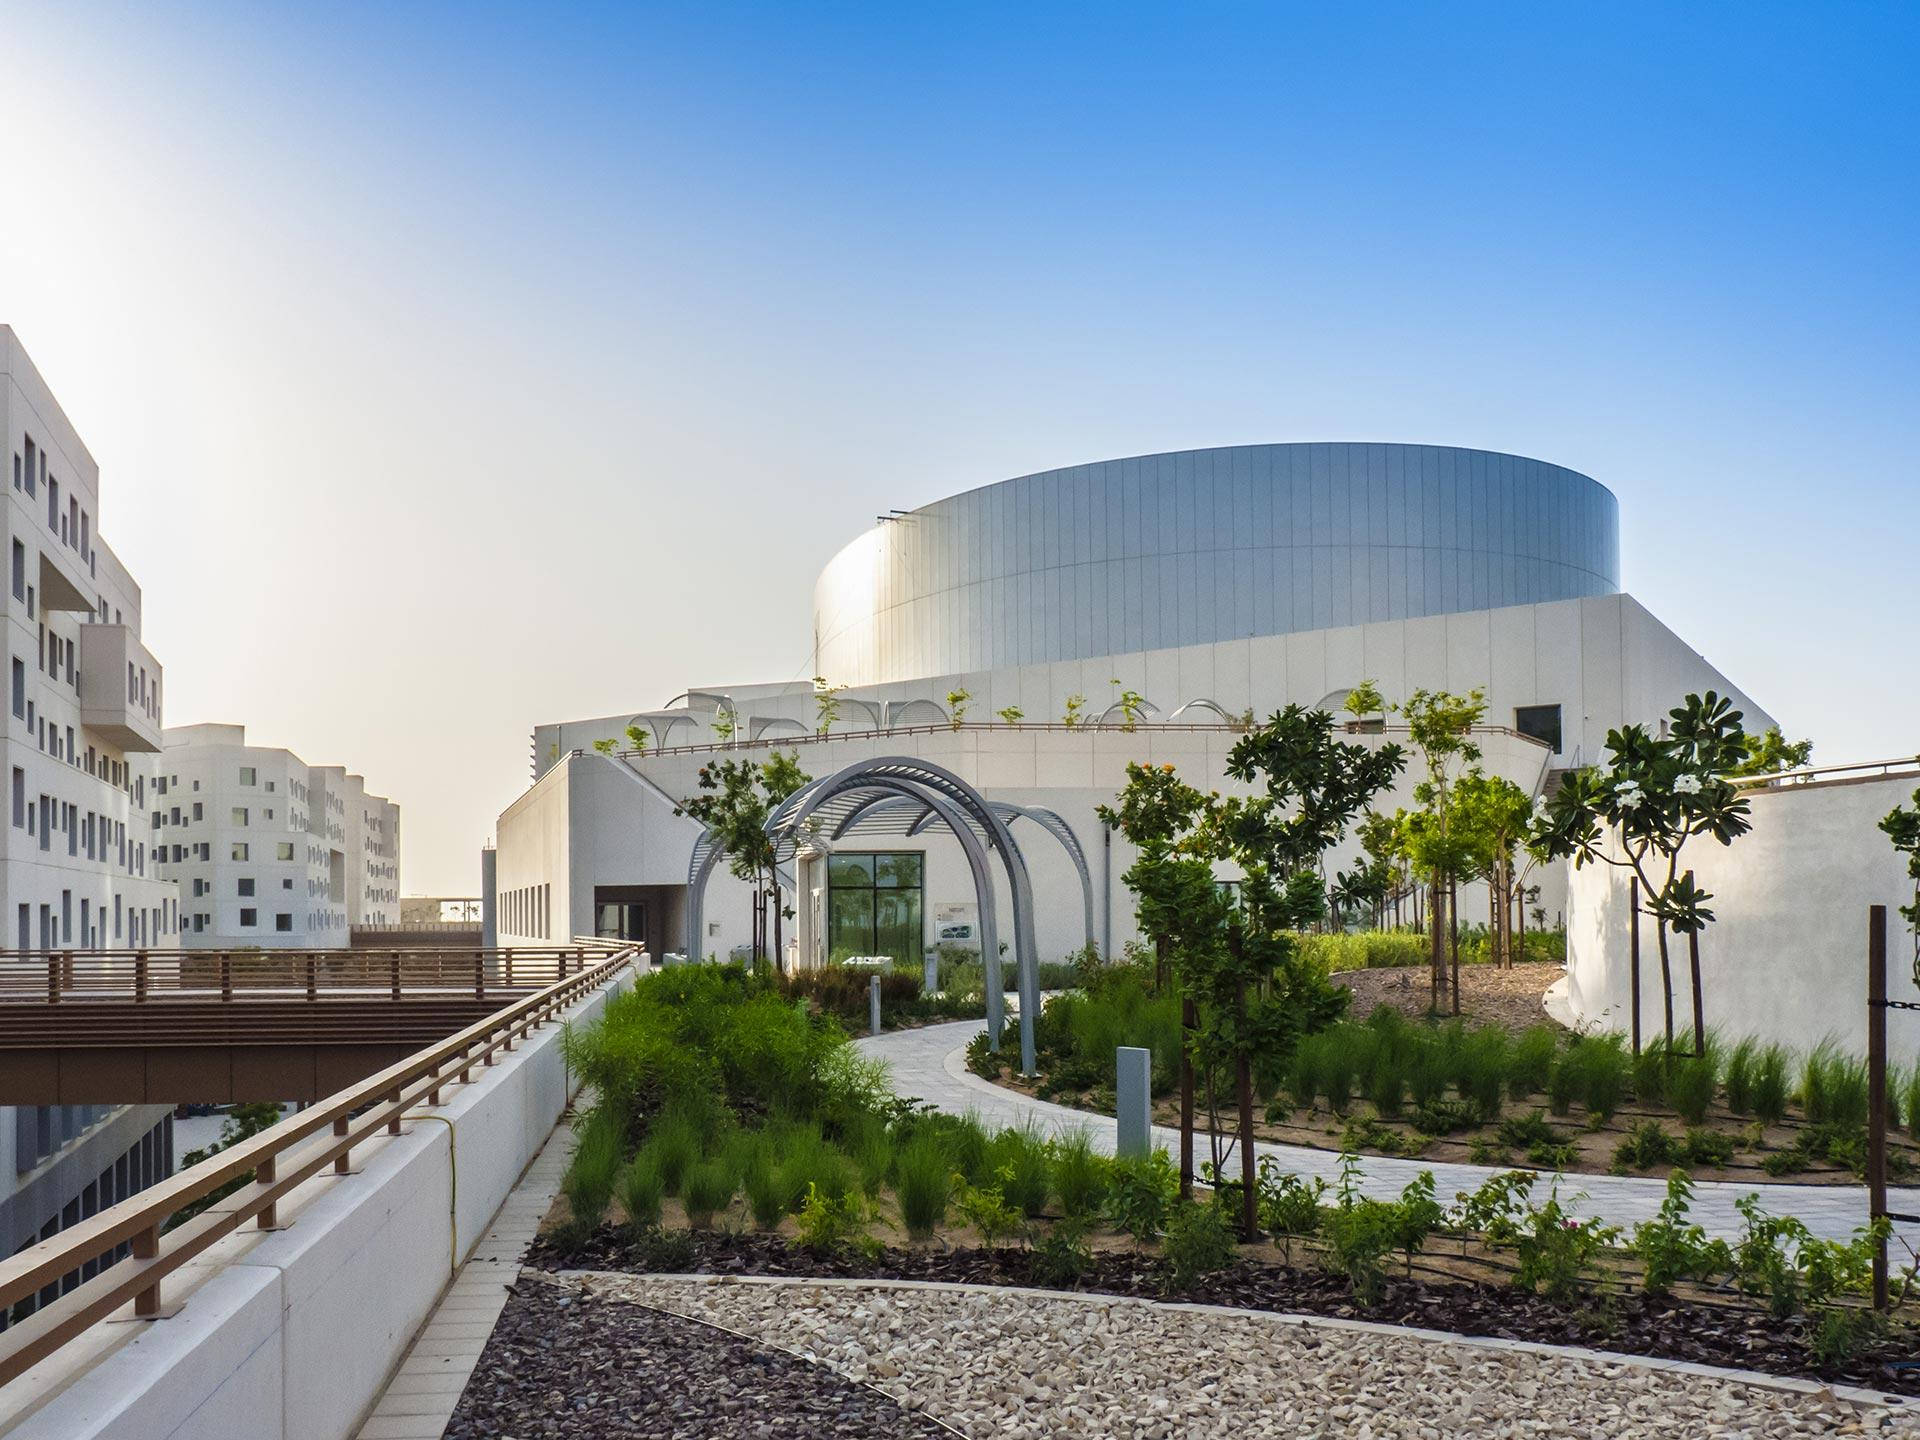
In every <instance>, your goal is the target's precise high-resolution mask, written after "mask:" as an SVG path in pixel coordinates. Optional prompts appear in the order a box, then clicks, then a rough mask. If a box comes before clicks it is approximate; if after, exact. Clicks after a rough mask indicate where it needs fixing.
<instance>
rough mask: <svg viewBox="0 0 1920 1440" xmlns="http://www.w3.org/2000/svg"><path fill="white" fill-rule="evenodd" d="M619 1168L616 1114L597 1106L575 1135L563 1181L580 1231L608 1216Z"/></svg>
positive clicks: (568, 1205) (562, 1185)
mask: <svg viewBox="0 0 1920 1440" xmlns="http://www.w3.org/2000/svg"><path fill="white" fill-rule="evenodd" d="M619 1169H620V1132H619V1130H618V1129H616V1128H615V1119H614V1116H613V1114H612V1112H610V1111H607V1110H604V1109H596V1110H595V1111H594V1112H593V1113H592V1114H591V1115H589V1116H588V1117H587V1119H586V1121H585V1123H583V1124H582V1125H581V1127H580V1129H579V1131H578V1132H577V1133H576V1134H575V1136H574V1142H573V1159H572V1160H571V1161H570V1162H569V1163H568V1165H567V1173H566V1175H565V1176H564V1177H563V1178H562V1179H561V1182H560V1188H561V1191H562V1192H563V1193H564V1194H565V1195H566V1197H567V1209H568V1210H569V1211H570V1212H571V1213H572V1216H573V1222H574V1224H575V1226H577V1227H578V1228H579V1229H580V1230H581V1231H583V1232H584V1231H588V1230H591V1229H592V1228H593V1227H594V1226H596V1225H598V1224H599V1223H600V1222H601V1220H602V1219H604V1218H605V1217H606V1213H607V1203H608V1201H610V1200H611V1199H612V1198H613V1182H614V1177H615V1176H616V1174H617V1173H618V1171H619Z"/></svg>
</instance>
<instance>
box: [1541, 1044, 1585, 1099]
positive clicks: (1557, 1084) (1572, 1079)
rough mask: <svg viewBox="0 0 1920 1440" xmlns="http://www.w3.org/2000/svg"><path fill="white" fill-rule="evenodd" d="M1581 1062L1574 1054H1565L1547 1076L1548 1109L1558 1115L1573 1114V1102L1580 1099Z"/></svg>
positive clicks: (1568, 1052)
mask: <svg viewBox="0 0 1920 1440" xmlns="http://www.w3.org/2000/svg"><path fill="white" fill-rule="evenodd" d="M1580 1082H1581V1071H1580V1062H1579V1061H1578V1060H1576V1059H1574V1052H1573V1051H1572V1050H1567V1051H1565V1052H1563V1053H1562V1054H1561V1056H1560V1058H1559V1059H1558V1060H1556V1061H1555V1062H1554V1066H1553V1070H1552V1072H1551V1073H1550V1074H1549V1075H1548V1076H1547V1108H1548V1109H1549V1110H1551V1111H1553V1113H1554V1114H1556V1115H1570V1114H1572V1113H1573V1102H1574V1101H1575V1100H1577V1099H1579V1098H1580Z"/></svg>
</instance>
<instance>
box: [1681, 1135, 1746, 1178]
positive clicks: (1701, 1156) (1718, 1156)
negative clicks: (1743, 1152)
mask: <svg viewBox="0 0 1920 1440" xmlns="http://www.w3.org/2000/svg"><path fill="white" fill-rule="evenodd" d="M1680 1154H1681V1157H1682V1158H1683V1159H1685V1160H1686V1162H1687V1163H1688V1164H1689V1165H1699V1166H1705V1167H1712V1168H1716V1169H1717V1168H1719V1167H1721V1166H1725V1165H1728V1164H1730V1163H1732V1161H1733V1137H1732V1136H1731V1135H1722V1134H1720V1133H1719V1132H1718V1131H1717V1130H1703V1129H1699V1128H1697V1127H1696V1128H1693V1129H1690V1130H1688V1131H1687V1134H1686V1138H1685V1139H1684V1140H1682V1141H1681V1143H1680Z"/></svg>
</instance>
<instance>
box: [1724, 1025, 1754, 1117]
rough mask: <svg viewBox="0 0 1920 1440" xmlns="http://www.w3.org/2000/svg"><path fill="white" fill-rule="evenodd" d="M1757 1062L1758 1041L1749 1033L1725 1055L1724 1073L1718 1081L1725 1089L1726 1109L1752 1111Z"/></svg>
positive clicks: (1735, 1111) (1747, 1112) (1735, 1112)
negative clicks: (1725, 1066)
mask: <svg viewBox="0 0 1920 1440" xmlns="http://www.w3.org/2000/svg"><path fill="white" fill-rule="evenodd" d="M1759 1062H1760V1042H1759V1041H1758V1040H1755V1039H1754V1038H1753V1037H1752V1036H1750V1035H1749V1036H1748V1037H1747V1038H1746V1039H1744V1040H1742V1041H1740V1043H1739V1044H1737V1045H1735V1046H1734V1047H1733V1049H1732V1050H1731V1051H1730V1052H1729V1053H1728V1055H1727V1068H1726V1073H1725V1074H1723V1075H1722V1076H1721V1077H1720V1082H1721V1084H1722V1085H1723V1086H1724V1087H1725V1089H1726V1093H1727V1109H1729V1110H1731V1111H1732V1112H1733V1113H1734V1114H1736V1115H1750V1114H1752V1113H1753V1082H1754V1076H1755V1071H1756V1070H1757V1069H1758V1068H1759Z"/></svg>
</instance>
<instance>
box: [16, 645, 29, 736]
mask: <svg viewBox="0 0 1920 1440" xmlns="http://www.w3.org/2000/svg"><path fill="white" fill-rule="evenodd" d="M13 718H14V719H16V720H24V719H26V718H27V662H26V661H24V660H22V659H21V658H20V657H19V656H18V655H16V656H14V657H13Z"/></svg>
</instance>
